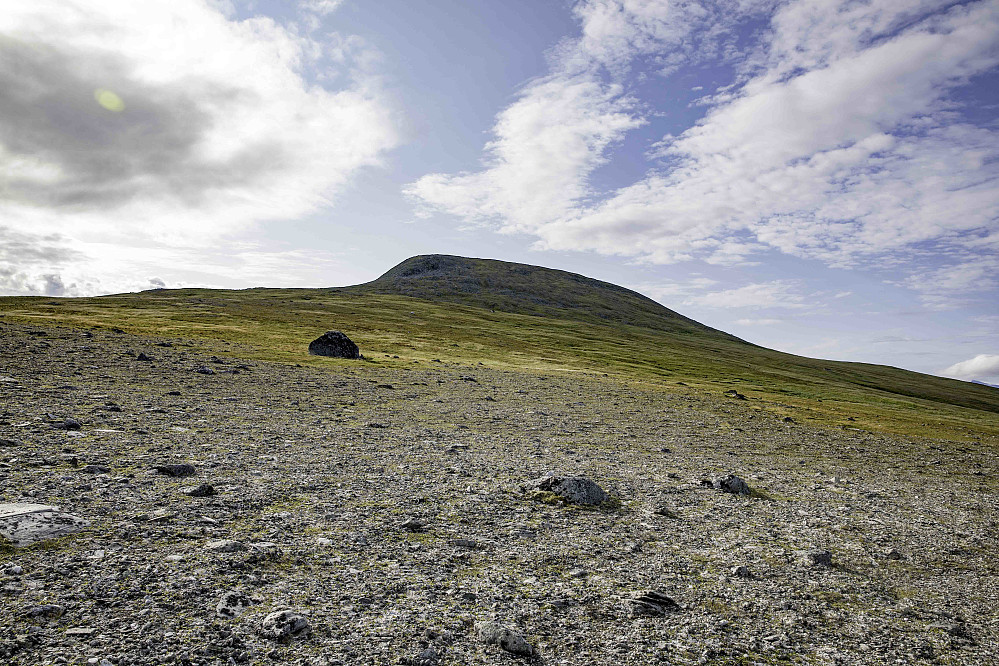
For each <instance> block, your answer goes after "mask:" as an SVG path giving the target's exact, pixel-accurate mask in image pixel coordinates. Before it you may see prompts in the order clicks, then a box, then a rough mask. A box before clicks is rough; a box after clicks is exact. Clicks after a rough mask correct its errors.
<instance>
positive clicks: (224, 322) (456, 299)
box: [0, 257, 999, 439]
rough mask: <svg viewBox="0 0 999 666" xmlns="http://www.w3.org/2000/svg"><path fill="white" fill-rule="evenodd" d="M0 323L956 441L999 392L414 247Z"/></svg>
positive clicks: (605, 289)
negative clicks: (679, 400)
mask: <svg viewBox="0 0 999 666" xmlns="http://www.w3.org/2000/svg"><path fill="white" fill-rule="evenodd" d="M437 259H444V260H437ZM451 259H456V260H458V261H450V260H451ZM414 269H415V270H414ZM0 322H20V323H31V324H34V325H37V326H39V327H45V326H76V327H101V328H105V329H109V328H121V329H122V330H124V331H125V332H128V333H133V334H138V335H148V336H156V337H161V338H172V339H183V340H187V341H189V342H190V343H191V344H192V345H194V347H196V348H200V349H201V350H203V351H205V352H210V353H216V354H226V353H229V354H232V355H234V356H243V357H249V358H257V359H261V360H272V361H279V362H291V363H302V364H309V365H312V366H315V367H317V368H327V369H332V370H333V371H337V369H339V368H342V367H344V365H345V364H348V365H350V366H351V367H358V364H357V363H356V362H353V363H351V362H347V361H339V360H334V359H324V358H318V357H310V356H308V354H307V351H306V348H307V345H308V343H309V341H310V340H312V339H313V338H315V337H316V336H317V335H319V334H320V333H322V332H323V331H325V330H328V329H340V330H343V331H345V332H347V333H348V335H350V337H351V338H352V339H353V340H354V341H355V342H357V344H358V345H359V346H360V347H361V351H362V353H363V354H365V356H366V357H367V361H366V362H364V363H362V364H361V365H360V367H364V368H369V369H371V370H373V371H376V370H377V367H379V366H393V367H399V366H403V367H405V366H412V365H414V364H415V365H424V364H429V363H433V362H434V361H435V360H440V361H443V362H452V363H458V364H462V365H466V366H474V365H476V364H479V363H483V364H486V365H489V366H491V367H498V368H507V369H511V370H516V371H521V372H545V373H576V372H584V373H590V374H594V375H597V376H603V375H607V380H608V381H619V382H626V383H627V382H639V383H642V384H643V385H645V386H658V387H660V388H661V389H662V390H667V391H680V392H707V393H710V394H714V395H716V396H721V395H722V394H723V393H724V392H725V391H726V390H729V389H735V390H737V391H738V392H739V393H742V394H744V395H746V396H747V397H748V398H749V401H750V402H749V403H748V404H751V405H753V406H758V407H759V408H761V409H766V410H769V411H774V412H777V413H781V414H785V415H788V416H792V417H794V418H795V419H796V420H799V421H809V420H810V421H814V422H818V423H822V424H838V425H842V426H844V427H858V428H864V429H871V430H886V431H894V432H903V433H910V434H913V435H937V436H945V437H952V438H960V439H968V438H974V437H976V436H978V435H979V434H983V433H993V434H997V433H999V389H995V388H992V387H988V386H984V385H979V384H973V383H970V382H960V381H956V380H950V379H943V378H940V377H933V376H930V375H923V374H920V373H915V372H908V371H905V370H899V369H897V368H890V367H885V366H877V365H870V364H861V363H844V362H835V361H823V360H817V359H809V358H804V357H799V356H794V355H791V354H784V353H781V352H777V351H773V350H769V349H765V348H762V347H758V346H756V345H751V344H749V343H746V342H744V341H741V340H739V339H737V338H735V337H733V336H730V335H727V334H725V333H722V332H720V331H716V330H714V329H711V328H709V327H706V326H702V325H701V324H698V323H697V322H695V321H693V320H690V319H688V318H686V317H683V316H681V315H678V314H677V313H675V312H673V311H671V310H669V309H667V308H664V307H662V306H661V305H659V304H657V303H655V302H654V301H651V300H650V299H647V298H645V297H643V296H641V295H639V294H636V293H635V292H631V291H629V290H626V289H622V288H620V287H616V286H614V285H609V284H607V283H603V282H599V281H596V280H589V279H588V278H583V277H581V276H575V275H573V274H571V273H565V272H563V271H551V270H549V269H541V268H536V267H529V266H523V265H519V264H504V263H503V262H492V261H487V260H460V258H435V257H417V258H414V259H413V260H409V261H407V262H404V263H403V264H400V266H398V267H396V268H395V269H393V270H392V271H390V272H389V273H387V274H386V275H385V276H383V277H382V278H379V279H378V280H375V281H374V282H371V283H368V284H366V285H358V286H356V287H346V288H340V289H248V290H241V291H228V290H208V289H181V290H158V291H149V292H142V293H138V294H123V295H116V296H104V297H98V298H81V299H60V300H52V299H47V298H13V297H8V298H0ZM396 357H397V358H396ZM650 418H655V415H650Z"/></svg>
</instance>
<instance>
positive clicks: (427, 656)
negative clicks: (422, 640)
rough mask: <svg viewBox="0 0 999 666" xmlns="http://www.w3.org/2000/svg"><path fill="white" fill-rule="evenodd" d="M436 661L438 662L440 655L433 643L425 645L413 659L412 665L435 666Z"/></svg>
mask: <svg viewBox="0 0 999 666" xmlns="http://www.w3.org/2000/svg"><path fill="white" fill-rule="evenodd" d="M438 663H440V655H438V654H437V650H435V649H434V646H433V645H431V646H429V647H427V648H426V649H425V650H423V651H422V652H420V654H418V655H416V658H415V659H413V666H437V664H438Z"/></svg>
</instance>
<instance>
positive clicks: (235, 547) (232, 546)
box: [205, 539, 247, 553]
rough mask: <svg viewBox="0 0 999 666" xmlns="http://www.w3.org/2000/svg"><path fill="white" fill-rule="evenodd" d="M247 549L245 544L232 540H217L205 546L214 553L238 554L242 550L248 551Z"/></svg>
mask: <svg viewBox="0 0 999 666" xmlns="http://www.w3.org/2000/svg"><path fill="white" fill-rule="evenodd" d="M246 548H247V546H246V544H245V543H243V542H241V541H232V540H230V539H215V540H213V541H209V542H208V543H206V544H205V550H208V551H211V552H213V553H238V552H239V551H241V550H246Z"/></svg>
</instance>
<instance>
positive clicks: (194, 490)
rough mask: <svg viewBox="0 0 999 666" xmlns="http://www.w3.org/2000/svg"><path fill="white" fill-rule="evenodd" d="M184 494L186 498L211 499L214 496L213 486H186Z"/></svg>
mask: <svg viewBox="0 0 999 666" xmlns="http://www.w3.org/2000/svg"><path fill="white" fill-rule="evenodd" d="M184 494H185V495H187V496H188V497H211V496H212V495H214V494H215V486H213V485H212V484H210V483H202V484H201V485H200V486H188V487H187V488H185V489H184Z"/></svg>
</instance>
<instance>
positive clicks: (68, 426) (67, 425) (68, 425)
mask: <svg viewBox="0 0 999 666" xmlns="http://www.w3.org/2000/svg"><path fill="white" fill-rule="evenodd" d="M55 427H56V428H58V429H59V430H79V429H80V428H82V427H83V424H82V423H80V422H79V421H78V420H76V419H74V418H73V417H72V416H67V417H66V418H65V419H63V422H62V423H57V424H55Z"/></svg>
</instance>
